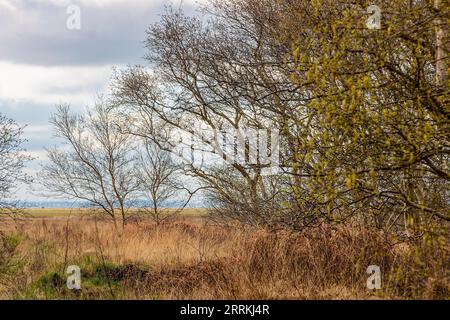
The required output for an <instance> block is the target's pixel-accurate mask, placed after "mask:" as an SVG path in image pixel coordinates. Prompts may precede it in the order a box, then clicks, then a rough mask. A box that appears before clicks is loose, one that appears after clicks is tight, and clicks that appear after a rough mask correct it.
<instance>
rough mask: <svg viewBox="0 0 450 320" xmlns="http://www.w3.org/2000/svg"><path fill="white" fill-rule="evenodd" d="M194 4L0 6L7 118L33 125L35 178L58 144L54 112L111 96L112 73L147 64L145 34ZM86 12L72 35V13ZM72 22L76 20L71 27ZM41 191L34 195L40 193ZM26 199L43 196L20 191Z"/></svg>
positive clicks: (78, 0)
mask: <svg viewBox="0 0 450 320" xmlns="http://www.w3.org/2000/svg"><path fill="white" fill-rule="evenodd" d="M197 2H198V1H195V0H183V1H180V0H173V1H168V0H0V112H1V113H3V114H5V115H7V116H8V117H11V118H13V119H15V120H16V121H18V122H19V123H20V124H22V125H27V127H26V130H25V133H26V138H27V139H28V140H29V141H28V142H27V144H26V148H27V149H28V151H29V152H30V153H31V154H32V155H33V156H35V157H38V159H37V160H36V161H33V163H31V164H30V165H29V169H28V171H29V172H30V173H35V172H36V170H37V168H38V167H39V164H40V163H42V162H44V161H45V152H44V148H45V147H49V146H53V145H55V144H56V143H57V141H56V140H55V139H54V138H53V137H52V135H53V133H52V129H51V127H50V126H49V125H48V119H49V117H50V115H51V114H52V112H53V111H54V110H55V106H56V105H57V104H59V103H69V104H71V106H72V107H73V108H74V109H78V110H82V109H83V108H85V107H86V106H88V105H92V103H93V101H94V100H95V98H96V96H97V95H98V94H101V93H102V92H105V91H106V90H107V86H108V82H109V79H110V76H111V70H112V68H113V67H114V66H115V67H123V66H125V65H127V64H137V63H139V64H143V63H144V61H143V60H142V57H143V55H144V53H145V51H144V48H143V45H142V41H143V40H144V37H145V30H146V29H147V28H148V27H149V26H150V24H152V23H154V22H156V21H158V19H159V15H160V14H161V13H162V11H163V10H164V6H165V5H167V4H169V3H173V4H175V5H177V6H179V5H182V6H183V8H184V9H186V10H188V11H193V10H194V8H195V7H196V5H197ZM71 5H76V6H78V7H79V8H80V13H81V19H80V21H81V28H80V29H79V30H76V29H75V30H69V29H68V27H67V20H68V19H69V18H70V17H71V14H70V13H73V11H72V12H70V13H68V12H67V10H68V7H69V6H71ZM71 21H73V20H71ZM33 189H35V188H33ZM19 197H20V198H22V199H23V200H37V199H39V198H40V196H39V195H38V194H33V193H31V192H30V190H26V189H25V188H21V190H20V192H19Z"/></svg>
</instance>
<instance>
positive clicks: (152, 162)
mask: <svg viewBox="0 0 450 320" xmlns="http://www.w3.org/2000/svg"><path fill="white" fill-rule="evenodd" d="M137 163H138V165H137V167H138V171H137V173H138V180H139V182H140V191H141V194H142V196H143V199H146V200H149V201H150V206H147V205H145V206H144V207H142V208H141V209H140V210H141V212H143V213H144V214H146V215H149V216H150V217H151V218H152V219H153V221H154V222H155V223H156V224H157V225H160V224H161V223H162V222H164V221H165V220H167V219H169V218H171V217H174V216H175V215H178V214H179V213H180V212H181V211H182V210H183V209H184V208H185V207H186V206H187V205H188V203H189V202H190V200H191V199H192V197H193V195H194V194H195V193H196V192H197V191H198V190H199V189H198V188H197V189H196V190H195V191H193V192H191V191H190V190H189V189H188V188H187V187H185V186H184V184H185V183H184V182H183V181H182V180H183V177H182V174H183V173H182V171H181V167H180V166H179V165H177V164H176V163H175V162H174V160H173V159H172V156H171V154H170V152H168V151H166V150H164V149H162V148H160V147H158V146H157V145H156V144H154V143H152V142H149V141H146V142H145V143H143V148H142V151H141V152H140V155H139V158H138V162H137ZM169 201H170V203H169Z"/></svg>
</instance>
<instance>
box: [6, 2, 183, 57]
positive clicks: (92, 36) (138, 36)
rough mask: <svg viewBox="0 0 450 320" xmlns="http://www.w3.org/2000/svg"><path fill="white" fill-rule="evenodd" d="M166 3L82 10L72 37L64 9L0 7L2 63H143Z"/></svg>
mask: <svg viewBox="0 0 450 320" xmlns="http://www.w3.org/2000/svg"><path fill="white" fill-rule="evenodd" d="M166 2H167V1H164V0H154V1H130V2H128V1H123V2H122V1H120V2H113V3H111V4H108V5H103V6H93V5H89V6H83V5H82V4H80V8H81V30H72V31H71V30H68V29H67V28H66V20H67V18H68V14H67V13H66V7H65V6H59V5H56V4H54V3H52V2H35V1H25V0H23V1H16V2H14V4H15V6H16V8H17V9H16V10H9V9H7V8H6V7H2V6H0V47H1V48H2V49H1V50H0V60H6V61H10V62H15V63H24V64H33V65H45V66H46V65H105V64H127V63H138V62H141V61H140V59H141V58H142V57H143V55H144V53H145V51H144V48H143V44H142V41H143V40H144V38H145V30H146V29H147V28H148V27H149V26H150V25H151V24H152V23H154V22H156V21H157V20H158V19H159V15H160V14H161V13H162V12H163V9H164V3H166ZM73 3H75V4H76V3H77V1H73ZM186 6H187V5H186ZM188 9H189V11H191V10H192V8H190V7H188Z"/></svg>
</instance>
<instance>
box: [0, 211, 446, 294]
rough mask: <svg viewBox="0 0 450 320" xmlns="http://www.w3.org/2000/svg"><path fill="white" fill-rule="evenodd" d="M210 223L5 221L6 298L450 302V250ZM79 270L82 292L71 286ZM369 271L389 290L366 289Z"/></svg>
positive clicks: (320, 231)
mask: <svg viewBox="0 0 450 320" xmlns="http://www.w3.org/2000/svg"><path fill="white" fill-rule="evenodd" d="M205 221H206V220H199V219H192V220H189V219H188V220H185V221H171V222H169V223H165V224H163V225H161V226H159V227H158V226H156V225H154V224H152V223H151V222H146V221H141V222H140V223H139V224H131V225H128V226H126V228H125V230H124V231H123V232H122V233H117V232H116V231H115V230H114V228H113V227H112V225H111V224H110V223H109V222H107V221H94V220H92V219H90V218H83V217H79V218H72V219H69V220H67V221H62V220H37V219H33V220H26V221H22V222H21V224H20V225H17V224H16V223H12V222H10V223H3V224H2V227H1V229H2V239H3V240H2V243H3V244H2V245H1V246H0V257H1V260H0V270H1V271H0V272H1V273H0V297H1V298H3V299H379V298H382V299H448V298H450V291H449V272H448V271H449V270H448V266H449V261H450V260H449V257H450V254H449V247H448V241H447V237H446V236H445V235H440V236H439V235H437V236H435V237H434V238H433V240H430V239H427V241H425V240H423V239H416V240H415V241H411V242H402V243H396V241H395V239H392V238H390V237H388V236H387V235H385V234H383V233H381V232H376V231H372V230H367V229H365V228H363V227H360V226H357V225H347V226H339V227H332V226H327V225H323V226H321V227H319V228H316V229H312V230H308V231H305V232H303V233H293V232H289V231H279V232H276V233H273V232H272V233H270V232H267V231H264V230H255V229H251V228H247V227H242V226H235V227H232V228H231V227H227V228H225V227H221V226H217V225H210V224H208V223H206V222H205ZM68 265H78V266H79V267H80V268H81V272H82V289H81V290H80V291H77V290H75V291H73V290H68V289H67V287H66V279H67V275H66V274H65V270H66V268H67V266H68ZM369 265H378V266H380V268H381V270H382V289H381V290H378V291H369V290H368V289H367V288H366V280H367V278H368V276H369V275H368V274H367V273H366V269H367V267H368V266H369Z"/></svg>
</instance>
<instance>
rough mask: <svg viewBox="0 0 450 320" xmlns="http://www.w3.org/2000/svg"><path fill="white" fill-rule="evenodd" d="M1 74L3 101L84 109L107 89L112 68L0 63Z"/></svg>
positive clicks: (0, 84)
mask: <svg viewBox="0 0 450 320" xmlns="http://www.w3.org/2000/svg"><path fill="white" fill-rule="evenodd" d="M0 70H1V72H0V97H2V99H10V100H25V101H33V102H34V103H38V104H51V105H54V104H58V103H61V102H67V103H71V104H78V105H80V104H81V105H86V104H89V103H91V102H92V101H93V99H94V98H95V96H96V94H97V93H101V92H103V91H104V90H105V89H106V87H107V85H108V82H109V78H110V76H111V71H112V66H77V67H69V66H67V67H42V66H30V65H18V64H13V63H9V62H1V61H0Z"/></svg>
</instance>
